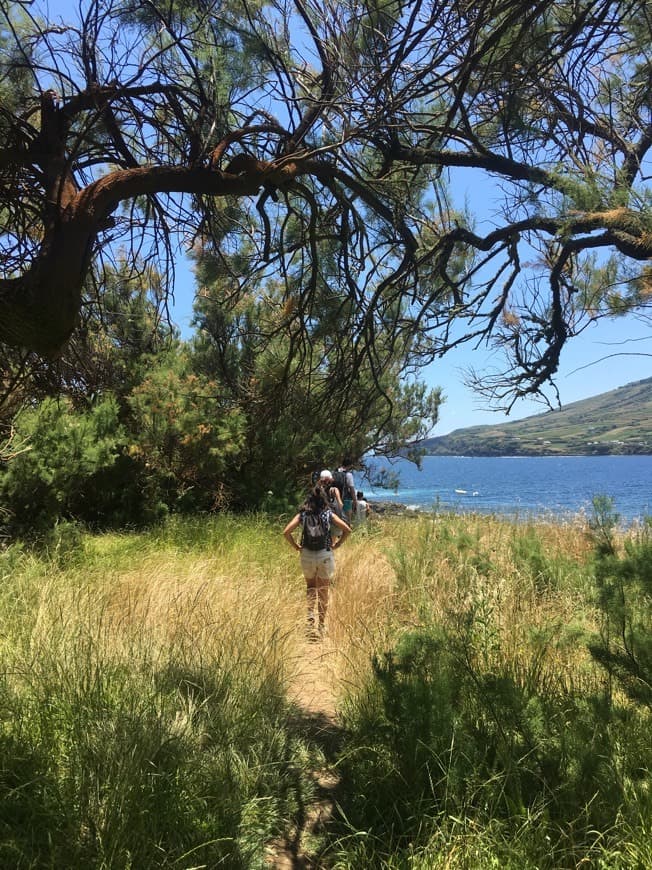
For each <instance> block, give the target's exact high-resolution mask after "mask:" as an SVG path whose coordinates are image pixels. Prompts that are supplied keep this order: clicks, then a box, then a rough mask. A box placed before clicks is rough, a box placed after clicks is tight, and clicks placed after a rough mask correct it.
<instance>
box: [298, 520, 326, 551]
mask: <svg viewBox="0 0 652 870" xmlns="http://www.w3.org/2000/svg"><path fill="white" fill-rule="evenodd" d="M301 546H302V547H305V548H306V550H325V549H326V530H325V529H324V524H323V523H322V521H321V517H320V516H319V514H313V513H311V512H310V511H308V512H307V513H306V514H305V516H304V518H303V534H302V535H301Z"/></svg>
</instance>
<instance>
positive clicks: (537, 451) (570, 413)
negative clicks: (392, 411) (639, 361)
mask: <svg viewBox="0 0 652 870" xmlns="http://www.w3.org/2000/svg"><path fill="white" fill-rule="evenodd" d="M423 446H424V447H425V449H426V452H427V453H430V454H440V455H446V456H551V455H569V454H574V455H595V454H610V453H621V454H624V453H626V454H632V453H652V378H647V379H646V380H643V381H636V382H634V383H631V384H627V385H626V386H624V387H619V388H618V389H617V390H611V391H610V392H608V393H601V394H600V395H598V396H593V397H592V398H590V399H582V400H581V401H580V402H572V403H571V404H570V405H566V406H565V407H563V408H561V409H559V410H555V411H546V412H545V413H543V414H535V415H534V416H532V417H526V418H525V419H523V420H515V421H514V422H513V423H501V424H499V425H497V426H491V425H488V426H471V427H469V428H467V429H456V430H455V431H454V432H451V433H450V434H448V435H441V436H440V437H438V438H428V439H427V440H426V441H425V442H424V445H423Z"/></svg>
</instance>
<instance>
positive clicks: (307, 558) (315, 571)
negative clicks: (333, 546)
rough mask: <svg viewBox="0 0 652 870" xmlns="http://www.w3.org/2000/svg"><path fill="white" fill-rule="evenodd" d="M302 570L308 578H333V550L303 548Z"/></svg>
mask: <svg viewBox="0 0 652 870" xmlns="http://www.w3.org/2000/svg"><path fill="white" fill-rule="evenodd" d="M301 570H302V571H303V576H304V577H305V578H306V580H332V579H333V576H334V574H335V557H334V556H333V551H332V550H306V549H305V548H304V549H302V550H301Z"/></svg>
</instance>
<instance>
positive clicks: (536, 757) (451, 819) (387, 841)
mask: <svg viewBox="0 0 652 870" xmlns="http://www.w3.org/2000/svg"><path fill="white" fill-rule="evenodd" d="M603 507H605V509H604V510H603V511H602V514H601V515H600V516H599V521H597V522H595V523H594V526H593V528H592V529H590V528H588V527H587V526H579V525H574V526H570V525H546V524H538V525H533V524H514V523H509V522H505V521H501V520H498V519H496V518H492V517H478V516H469V517H457V516H451V515H446V514H430V515H424V516H422V517H419V518H408V517H396V518H392V519H391V520H389V519H387V520H386V519H377V520H376V521H375V524H372V525H371V526H370V528H369V530H368V533H367V532H366V531H365V530H356V531H355V532H354V533H353V535H352V537H351V539H350V540H348V541H347V543H346V545H345V546H344V547H343V548H342V550H341V551H340V552H338V554H337V576H336V582H335V588H334V600H333V602H332V606H331V608H330V616H329V624H328V635H327V637H326V638H325V639H324V640H323V641H321V642H320V643H318V644H314V643H312V644H311V643H308V642H307V641H306V639H305V634H304V632H305V621H306V615H305V601H306V597H305V584H304V581H303V579H302V577H301V572H300V569H299V562H298V558H297V554H296V553H295V552H294V551H292V550H290V548H289V547H288V546H287V545H286V543H285V541H284V540H283V539H282V537H281V534H280V530H281V528H282V527H283V524H284V518H283V517H275V518H271V517H270V518H268V517H266V516H262V515H261V516H249V517H240V518H236V517H232V516H229V515H226V514H223V515H221V516H218V517H212V518H203V519H199V518H197V519H193V520H179V519H176V520H174V521H169V522H168V523H167V524H166V525H164V526H161V527H159V528H157V529H153V530H151V531H149V532H141V533H131V534H104V535H95V536H91V535H88V534H86V533H79V532H78V530H77V529H76V528H75V527H74V526H66V525H63V524H62V525H60V526H59V527H58V529H57V531H56V534H55V535H53V536H52V538H51V540H50V541H49V544H48V546H47V547H46V548H45V549H43V550H41V551H39V552H35V551H30V550H28V549H26V548H24V547H22V546H20V545H18V544H15V545H12V546H11V547H9V548H7V549H5V550H3V551H0V576H1V577H2V584H0V651H1V653H2V660H3V679H2V681H0V702H1V703H0V709H2V710H3V711H4V712H3V714H2V716H1V717H0V763H1V765H2V768H1V769H2V774H1V775H0V866H2V867H7V868H9V867H11V868H13V870H28V868H41V867H42V868H45V867H49V868H52V867H56V868H61V870H72V868H80V867H83V868H85V870H108V868H110V870H128V868H138V870H154V868H170V870H171V868H186V870H189V868H200V867H201V868H217V867H228V868H231V870H266V868H267V870H269V868H273V867H275V868H277V870H278V868H281V867H287V866H290V863H288V862H287V861H285V863H284V861H283V856H288V855H289V856H290V858H291V866H310V867H314V868H319V870H329V868H332V870H335V868H337V870H359V868H378V870H400V868H408V867H409V868H410V870H444V868H447V870H468V868H478V870H483V868H490V867H500V868H505V870H534V868H536V870H563V868H577V867H595V868H596V870H598V868H602V870H607V868H609V870H631V868H635V867H640V868H643V867H650V866H652V839H651V838H650V819H651V818H652V797H651V794H652V792H651V791H650V769H651V768H652V747H651V746H650V739H649V735H650V727H651V726H652V720H651V710H652V648H651V646H650V630H649V626H650V615H651V614H650V601H651V600H652V599H651V598H650V589H649V582H650V580H649V578H650V577H651V576H652V571H650V566H651V565H652V535H651V534H650V529H649V528H648V527H643V528H642V529H639V530H638V532H636V533H634V532H632V533H630V536H629V538H628V540H626V541H624V540H622V539H617V540H615V539H614V533H613V525H612V521H611V519H610V516H609V512H608V505H606V506H605V505H603ZM623 644H624V647H623V646H622V645H623ZM309 669H312V670H311V672H310V673H308V670H309ZM308 682H310V683H314V684H315V685H316V683H317V682H321V684H322V685H323V686H324V687H325V686H326V685H329V686H330V687H331V689H330V690H329V691H330V699H331V703H330V705H329V708H328V709H326V708H325V707H324V708H322V712H321V713H320V711H319V709H318V708H317V709H316V708H315V706H314V704H312V705H311V704H310V703H309V697H308V696H309V695H310V694H311V693H312V686H308V685H307V684H308ZM308 690H310V691H308ZM325 782H329V783H330V789H331V798H332V800H331V805H332V815H331V816H330V818H329V819H327V821H326V824H324V825H321V826H314V827H310V824H309V822H310V819H311V818H314V817H315V813H318V812H319V808H320V807H321V806H323V800H324V794H323V787H324V786H323V784H324V783H325Z"/></svg>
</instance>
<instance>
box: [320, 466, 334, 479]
mask: <svg viewBox="0 0 652 870" xmlns="http://www.w3.org/2000/svg"><path fill="white" fill-rule="evenodd" d="M332 476H333V475H332V474H331V473H330V471H328V470H327V469H324V470H323V471H322V473H321V474H320V475H319V479H320V480H330V479H331V478H332Z"/></svg>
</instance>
